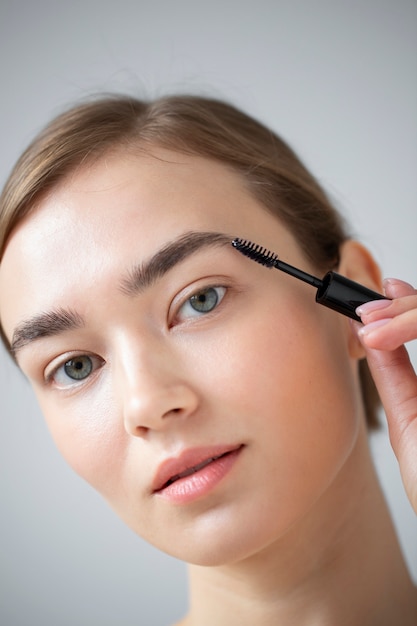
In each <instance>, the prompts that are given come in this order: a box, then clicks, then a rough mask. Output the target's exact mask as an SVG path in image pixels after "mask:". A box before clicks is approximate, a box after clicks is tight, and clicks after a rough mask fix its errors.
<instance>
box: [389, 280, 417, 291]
mask: <svg viewBox="0 0 417 626" xmlns="http://www.w3.org/2000/svg"><path fill="white" fill-rule="evenodd" d="M383 285H384V287H385V286H386V285H402V286H403V287H410V289H414V287H413V285H410V283H406V282H405V280H400V279H399V278H384V280H383Z"/></svg>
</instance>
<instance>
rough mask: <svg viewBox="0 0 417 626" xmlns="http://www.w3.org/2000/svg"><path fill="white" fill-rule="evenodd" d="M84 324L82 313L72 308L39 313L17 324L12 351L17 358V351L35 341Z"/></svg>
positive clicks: (11, 345)
mask: <svg viewBox="0 0 417 626" xmlns="http://www.w3.org/2000/svg"><path fill="white" fill-rule="evenodd" d="M83 326H84V320H83V318H82V317H81V315H79V314H78V313H76V312H75V311H72V310H71V309H62V308H60V309H56V310H52V311H48V312H47V313H39V314H38V315H35V316H34V317H31V318H29V319H27V320H24V321H23V322H20V324H18V326H16V328H15V330H14V332H13V337H12V341H11V344H10V352H11V354H12V356H13V358H14V359H15V360H16V359H17V353H18V352H20V350H22V349H23V348H24V347H25V346H26V345H28V344H30V343H32V342H33V341H36V340H38V339H42V338H43V337H51V336H53V335H58V334H59V333H63V332H64V331H67V330H73V329H76V328H82V327H83Z"/></svg>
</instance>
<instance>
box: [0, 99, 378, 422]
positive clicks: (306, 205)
mask: <svg viewBox="0 0 417 626" xmlns="http://www.w3.org/2000/svg"><path fill="white" fill-rule="evenodd" d="M155 145H158V146H160V147H164V148H168V149H171V150H175V151H178V152H182V153H186V154H191V155H198V156H202V157H207V158H211V159H215V160H216V161H219V162H221V163H223V164H224V165H226V166H228V167H230V168H232V169H233V170H235V171H237V172H238V173H239V174H240V175H241V177H242V180H243V181H244V183H245V184H246V186H247V189H248V191H249V192H250V193H252V194H253V196H255V197H256V198H257V199H258V200H259V201H260V202H261V203H262V204H263V205H264V207H265V208H266V209H267V210H268V211H270V212H271V213H272V214H274V215H275V216H276V217H278V218H279V219H280V220H281V221H282V222H283V223H284V224H285V225H286V226H287V227H288V228H289V230H290V231H291V232H292V234H293V235H294V236H295V237H296V239H297V241H298V243H299V245H300V246H301V248H302V249H303V251H304V253H305V255H306V256H307V258H309V259H310V260H311V261H312V262H313V263H314V264H315V265H316V266H317V267H318V268H320V269H323V270H327V269H329V268H333V267H335V266H336V265H337V263H338V258H339V250H340V246H341V244H342V243H343V242H344V241H346V239H347V238H348V233H347V232H346V229H345V225H344V223H343V220H342V218H341V216H340V215H339V213H338V212H337V211H336V210H335V208H334V207H333V206H332V204H331V203H330V202H329V200H328V198H327V196H326V194H325V192H324V191H323V189H322V188H321V187H320V185H319V184H318V182H317V181H316V180H315V178H314V177H313V176H312V175H311V173H310V172H309V171H308V170H307V169H306V168H305V167H304V165H303V164H302V163H301V161H300V160H299V159H298V157H297V156H296V155H295V153H294V152H293V151H292V150H291V148H290V147H289V146H288V145H287V144H286V143H285V142H284V141H283V140H282V139H281V138H280V137H278V136H277V135H276V134H275V133H273V132H272V131H271V130H270V129H268V128H267V127H265V126H264V125H262V124H261V123H259V122H258V121H256V120H254V119H253V118H251V117H249V116H248V115H246V114H244V113H242V112H241V111H239V110H238V109H236V108H235V107H233V106H232V105H230V104H227V103H224V102H221V101H218V100H213V99H209V98H203V97H198V96H181V95H177V96H167V97H163V98H160V99H158V100H155V101H149V102H146V101H142V100H138V99H136V98H133V97H127V96H119V95H115V96H106V97H100V98H98V99H94V100H91V101H88V102H84V103H82V104H80V105H77V106H75V107H73V108H71V109H69V110H68V111H66V112H64V113H63V114H61V115H60V116H58V117H57V118H56V119H54V120H53V121H52V122H51V123H50V124H49V125H48V126H47V127H46V128H45V129H44V130H43V131H42V132H41V133H40V134H39V135H38V136H37V137H36V138H35V139H34V141H33V142H32V143H31V145H30V146H29V147H28V148H27V150H26V151H25V152H24V153H23V154H22V156H21V157H20V159H19V160H18V162H17V163H16V165H15V167H14V169H13V170H12V172H11V174H10V177H9V179H8V181H7V183H6V185H5V187H4V189H3V192H2V195H1V196H0V259H1V257H2V255H3V253H4V249H5V246H6V243H7V240H8V237H9V236H10V234H11V232H12V231H13V229H14V228H15V227H16V225H17V224H18V223H19V222H20V221H21V220H22V219H23V217H24V216H25V215H27V214H28V213H29V212H30V211H31V210H33V208H34V207H35V206H36V204H37V203H38V201H39V200H40V199H41V197H44V195H45V194H46V193H48V190H51V189H53V188H54V186H55V185H57V184H58V183H59V182H60V181H62V180H63V179H64V178H65V177H66V176H67V175H68V174H70V173H71V172H72V171H74V169H75V168H77V167H79V166H80V165H82V164H84V163H90V162H92V161H94V160H97V159H99V158H100V157H102V156H103V155H104V154H105V153H107V152H109V151H111V150H114V149H120V148H124V149H126V150H129V151H130V150H132V151H134V150H137V149H138V147H140V149H142V150H146V148H147V147H149V148H150V147H151V146H155ZM0 333H1V337H2V339H3V342H4V344H5V346H6V348H7V349H8V350H9V351H10V345H9V342H8V340H7V338H6V337H5V335H4V332H3V329H2V328H1V327H0ZM360 376H361V384H362V392H363V399H364V404H365V409H366V413H367V420H368V424H369V426H371V427H372V426H376V425H377V408H378V402H379V400H378V396H377V392H376V389H375V386H374V384H373V381H372V378H371V376H370V373H369V370H368V367H367V364H366V361H361V362H360Z"/></svg>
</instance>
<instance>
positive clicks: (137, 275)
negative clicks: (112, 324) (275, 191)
mask: <svg viewBox="0 0 417 626" xmlns="http://www.w3.org/2000/svg"><path fill="white" fill-rule="evenodd" d="M232 239H233V237H231V236H230V235H226V234H225V233H218V232H204V231H190V232H187V233H185V234H183V235H181V236H180V237H178V238H177V239H174V240H173V241H171V242H169V243H168V244H167V245H165V246H164V247H163V248H161V249H160V250H158V251H157V252H156V253H155V254H154V255H153V256H152V257H151V258H150V259H149V260H147V261H145V262H144V263H139V264H137V265H135V266H134V267H133V268H132V269H131V270H130V271H129V273H128V274H127V276H126V277H125V278H124V279H123V280H122V281H121V283H120V289H121V291H122V292H123V293H125V294H126V295H129V296H135V295H138V294H140V293H142V292H143V291H144V290H145V289H146V288H148V287H150V286H151V285H153V284H154V283H155V282H156V281H157V280H158V279H160V278H162V276H164V274H166V273H167V272H169V271H170V270H171V269H172V268H173V267H174V266H175V265H178V264H179V263H181V262H182V261H184V260H185V259H186V258H188V257H190V256H191V255H193V254H195V253H196V252H198V251H200V250H201V249H202V248H207V247H217V246H226V245H230V243H231V241H232ZM84 326H85V320H84V318H83V317H82V316H81V315H80V314H78V313H77V312H75V311H73V310H71V309H64V308H59V309H56V310H51V311H48V312H45V313H39V314H38V315H35V316H33V317H31V318H29V319H27V320H24V321H23V322H20V323H19V324H18V326H17V327H16V328H15V330H14V332H13V337H12V341H11V344H10V352H11V354H12V356H13V358H14V359H15V360H17V354H18V352H20V351H21V350H22V349H23V348H24V347H25V346H27V345H29V344H31V343H33V342H35V341H37V340H39V339H42V338H45V337H52V336H54V335H58V334H60V333H63V332H65V331H69V330H75V329H79V328H83V327H84Z"/></svg>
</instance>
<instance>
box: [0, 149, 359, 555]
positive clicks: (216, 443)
mask: <svg viewBox="0 0 417 626" xmlns="http://www.w3.org/2000/svg"><path fill="white" fill-rule="evenodd" d="M201 233H205V235H204V234H203V235H202V234H201ZM207 233H210V235H208V234H207ZM213 233H218V234H220V236H216V237H214V236H213ZM234 236H239V237H243V238H247V239H250V240H252V241H255V242H257V243H260V244H261V245H263V246H266V247H268V248H270V249H272V250H274V251H276V252H277V253H278V254H279V255H280V257H281V258H282V259H284V260H286V261H287V262H289V263H291V264H294V265H299V266H300V267H302V268H303V269H306V270H307V271H312V270H313V269H314V268H311V267H309V264H308V263H307V261H306V259H305V258H304V257H303V255H302V253H301V251H300V248H299V247H298V245H297V243H296V242H295V240H294V239H293V237H292V236H291V235H290V234H289V232H288V231H287V230H286V229H285V228H284V227H283V226H282V224H281V223H280V222H279V221H278V220H277V219H276V218H274V217H273V216H272V215H270V214H269V213H268V212H266V211H265V210H264V209H263V208H261V206H260V205H259V204H258V202H257V201H256V200H255V199H254V198H253V197H252V196H251V195H249V194H248V192H247V191H246V190H245V187H244V185H243V183H242V181H241V179H240V178H239V177H238V176H237V175H236V174H235V173H233V172H231V171H229V170H228V169H226V168H225V167H223V166H221V165H219V164H217V163H214V162H211V161H208V160H205V159H202V158H197V157H190V156H184V155H181V154H176V153H172V152H168V151H163V150H159V149H158V150H157V149H155V150H154V151H153V153H152V155H140V156H122V155H120V154H118V155H113V156H109V157H107V158H105V159H103V160H102V161H100V162H99V163H98V164H96V165H94V166H93V167H89V168H85V169H81V170H80V171H78V172H76V173H75V174H74V175H72V176H71V177H70V178H69V179H67V180H66V181H65V182H64V184H62V185H61V186H60V187H58V188H57V189H56V190H55V191H54V192H53V193H51V194H50V195H49V196H48V197H47V198H45V199H44V200H43V201H42V202H41V203H40V205H39V206H38V207H37V208H36V210H35V211H34V212H32V214H31V215H30V216H29V217H27V218H26V219H25V220H24V221H23V222H21V224H20V225H19V226H18V227H17V228H16V230H15V232H14V233H13V235H12V237H11V239H10V241H9V243H8V246H7V249H6V252H5V255H4V258H3V261H2V264H1V270H0V289H1V294H2V298H1V310H0V314H1V319H2V323H3V326H4V329H5V332H6V334H7V336H8V338H9V339H10V341H14V342H15V347H16V351H17V359H18V362H19V365H20V367H21V368H22V370H23V371H24V372H25V374H26V375H27V376H28V377H29V379H30V381H31V383H32V385H33V387H34V390H35V392H36V395H37V397H38V399H39V402H40V404H41V407H42V410H43V412H44V414H45V417H46V420H47V422H48V425H49V428H50V430H51V433H52V435H53V437H54V439H55V441H56V444H57V446H58V447H59V449H60V451H61V452H62V454H63V455H64V457H65V458H66V460H67V461H68V463H69V464H70V465H71V466H72V467H73V468H74V469H75V471H76V472H78V473H79V474H80V475H81V476H82V477H83V478H85V479H86V480H87V481H88V482H89V483H90V484H91V485H92V486H93V487H95V488H96V489H97V490H98V491H99V492H100V493H101V494H102V495H103V496H104V497H105V498H106V500H108V502H109V503H110V505H111V506H112V507H113V508H114V510H115V511H116V512H117V513H118V514H119V515H120V517H121V518H123V519H124V520H125V521H126V522H127V524H128V525H129V526H131V527H132V529H134V530H135V531H136V532H137V533H138V534H139V535H141V536H143V537H144V538H145V539H146V540H148V541H150V542H151V543H153V544H155V545H156V546H158V547H159V548H161V549H162V550H165V551H167V552H169V553H171V554H173V555H175V556H177V557H179V558H183V559H185V560H189V561H191V562H198V563H202V564H212V563H222V562H227V561H231V560H236V559H238V558H243V557H244V556H247V555H249V554H253V553H256V551H258V550H260V549H262V548H264V547H265V546H267V545H269V544H270V543H271V542H274V541H277V540H279V539H282V538H283V537H285V534H286V532H287V531H288V529H289V528H290V527H292V526H293V525H294V524H295V523H300V524H302V523H304V521H306V520H307V519H308V516H309V515H310V514H311V511H312V510H314V508H315V507H317V506H318V504H317V503H318V502H319V499H320V498H321V496H323V494H324V493H325V492H329V490H331V488H332V484H333V483H334V481H335V479H336V477H337V476H338V475H339V473H340V472H341V471H342V468H343V466H344V464H345V463H346V460H347V459H348V457H349V455H350V453H351V451H352V449H353V446H354V443H355V439H356V437H357V431H358V421H359V417H358V414H359V409H358V406H356V404H358V403H357V402H356V400H355V397H356V396H357V394H356V395H355V393H352V391H353V390H354V389H355V385H356V376H355V363H354V360H353V359H352V358H350V356H349V348H348V339H347V335H348V331H347V328H348V326H347V323H346V320H345V319H344V318H342V317H341V316H339V315H337V314H335V313H334V312H331V311H329V310H327V309H325V308H323V307H320V306H318V305H317V304H315V301H314V290H313V289H312V288H311V287H309V286H308V285H305V284H304V283H301V282H299V281H297V280H295V279H294V278H292V277H289V276H287V275H285V274H283V273H280V272H277V271H275V270H268V269H266V268H264V267H262V266H260V265H258V264H257V263H254V262H252V261H250V260H249V259H247V258H246V257H243V256H242V255H241V254H239V253H238V252H236V250H234V249H233V247H232V246H231V245H230V244H229V240H230V239H231V238H233V237H234ZM352 398H354V399H353V400H352Z"/></svg>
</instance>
